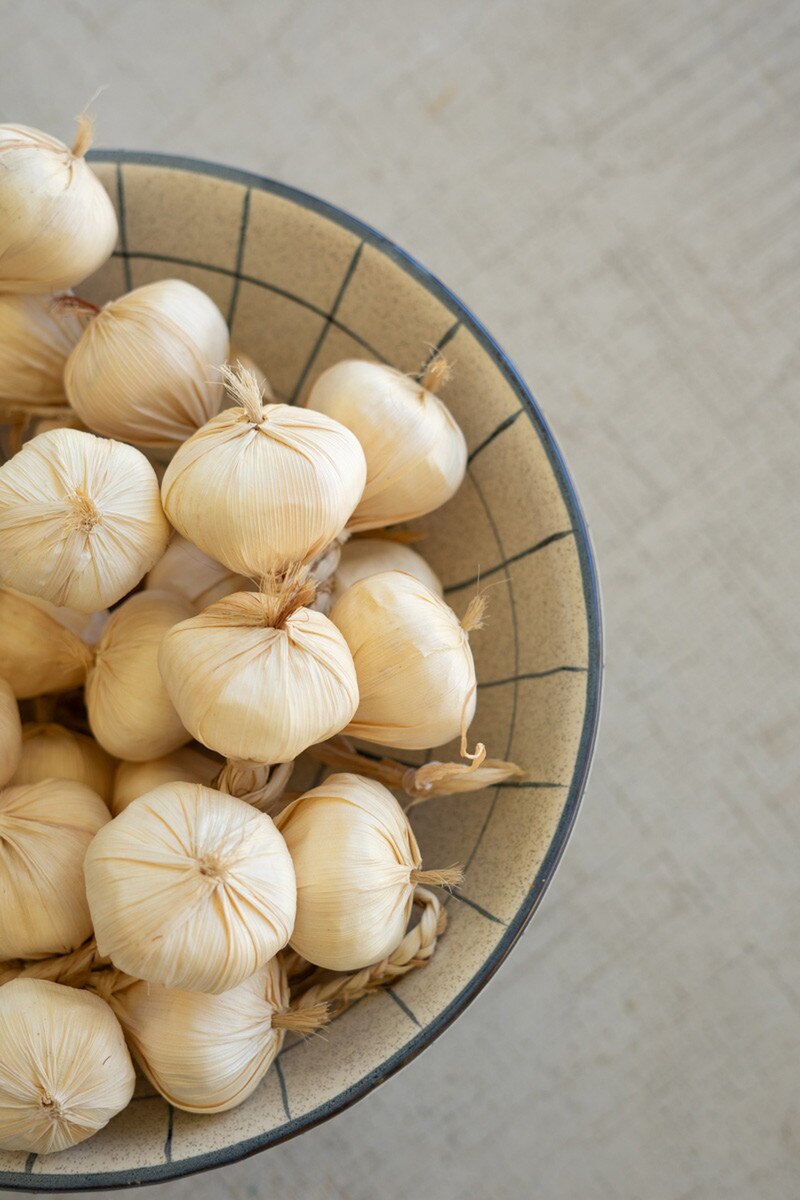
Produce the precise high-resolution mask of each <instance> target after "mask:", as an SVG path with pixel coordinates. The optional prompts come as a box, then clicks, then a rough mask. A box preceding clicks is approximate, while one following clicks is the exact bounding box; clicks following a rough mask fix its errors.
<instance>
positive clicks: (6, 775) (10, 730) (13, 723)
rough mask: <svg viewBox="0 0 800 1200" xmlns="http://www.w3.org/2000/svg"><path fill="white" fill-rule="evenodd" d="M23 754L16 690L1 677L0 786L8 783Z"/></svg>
mask: <svg viewBox="0 0 800 1200" xmlns="http://www.w3.org/2000/svg"><path fill="white" fill-rule="evenodd" d="M21 754H22V724H21V722H20V719H19V706H18V705H17V700H16V697H15V695H14V691H13V689H12V687H11V685H10V684H9V683H6V681H5V679H0V787H2V786H3V784H6V783H8V781H9V779H10V778H11V777H12V775H13V774H14V772H15V771H16V770H17V767H18V766H19V760H20V755H21Z"/></svg>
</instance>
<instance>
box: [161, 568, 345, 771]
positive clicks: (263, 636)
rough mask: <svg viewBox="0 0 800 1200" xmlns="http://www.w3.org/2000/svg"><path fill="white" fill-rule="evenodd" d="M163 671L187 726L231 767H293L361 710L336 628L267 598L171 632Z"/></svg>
mask: <svg viewBox="0 0 800 1200" xmlns="http://www.w3.org/2000/svg"><path fill="white" fill-rule="evenodd" d="M310 590H311V589H309V592H310ZM300 598H301V599H302V595H300ZM287 609H288V611H287ZM159 666H160V668H161V675H162V678H163V680H164V683H165V684H166V687H167V691H168V692H169V695H170V698H171V700H172V702H173V704H174V705H175V708H176V709H177V711H178V714H179V716H180V718H181V720H182V721H183V724H184V725H185V726H186V728H187V729H188V730H189V732H190V733H191V734H192V736H193V737H195V738H197V740H198V741H199V742H202V743H203V744H204V745H205V746H209V747H210V748H211V749H212V750H216V751H218V753H220V754H224V755H225V757H226V758H237V759H246V760H248V761H250V762H256V763H284V762H289V761H290V760H291V759H294V758H297V756H298V755H299V754H300V753H301V752H302V751H303V750H305V749H306V747H307V746H310V745H312V744H313V743H314V742H321V741H324V740H325V739H326V738H328V737H332V736H333V734H334V733H338V732H339V730H340V729H342V728H343V727H344V726H345V725H346V724H347V722H348V721H350V720H351V719H352V717H353V715H354V713H355V711H356V706H357V704H358V686H357V683H356V674H355V670H354V669H353V660H352V657H351V655H350V651H349V650H348V649H347V646H346V644H345V640H344V638H343V637H342V635H341V634H340V633H339V631H338V630H337V629H336V628H335V626H333V625H332V624H331V622H330V621H329V620H328V618H327V617H325V616H323V615H322V613H318V612H312V611H311V610H310V609H308V608H305V607H302V605H301V606H300V607H296V608H295V607H294V605H293V604H289V605H287V606H286V607H283V601H282V598H281V596H272V595H267V594H265V593H261V592H238V593H237V594H236V595H234V596H228V598H227V599H225V600H219V601H217V603H216V604H212V605H211V606H210V608H207V609H206V610H205V611H204V612H202V613H200V614H199V615H198V616H196V617H192V618H191V619H190V620H188V621H183V622H182V623H181V624H180V625H176V626H175V627H174V628H173V629H170V630H169V632H168V633H167V634H166V635H165V637H164V640H163V642H162V643H161V651H160V654H159Z"/></svg>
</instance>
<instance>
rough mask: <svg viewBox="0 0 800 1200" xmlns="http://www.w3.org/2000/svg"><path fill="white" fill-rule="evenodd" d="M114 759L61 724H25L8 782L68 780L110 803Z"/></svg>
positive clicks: (90, 741) (92, 742) (18, 783)
mask: <svg viewBox="0 0 800 1200" xmlns="http://www.w3.org/2000/svg"><path fill="white" fill-rule="evenodd" d="M114 766H115V764H114V760H113V759H112V758H111V756H110V755H108V754H106V752H105V750H104V749H103V748H102V746H98V744H97V742H96V741H94V739H93V738H90V737H86V736H85V735H84V734H82V733H76V732H75V731H74V730H73V729H65V728H64V726H63V725H56V724H36V723H29V724H26V725H24V726H23V727H22V752H21V755H20V759H19V765H18V767H17V769H16V771H15V772H14V775H13V777H12V779H11V782H12V783H13V784H16V785H22V784H28V783H41V782H42V781H43V780H45V779H72V780H74V781H76V782H77V783H83V784H85V785H86V787H88V788H91V790H92V791H93V792H96V793H97V795H98V796H100V797H101V799H103V800H104V801H105V802H106V804H110V803H111V789H112V784H113V779H114Z"/></svg>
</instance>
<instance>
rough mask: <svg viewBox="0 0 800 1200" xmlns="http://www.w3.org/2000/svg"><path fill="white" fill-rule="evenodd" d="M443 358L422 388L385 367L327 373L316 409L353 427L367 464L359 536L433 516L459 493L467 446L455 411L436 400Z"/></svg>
mask: <svg viewBox="0 0 800 1200" xmlns="http://www.w3.org/2000/svg"><path fill="white" fill-rule="evenodd" d="M443 375H444V368H443V366H442V360H441V359H439V358H436V359H434V360H433V363H432V364H431V366H430V368H429V369H428V372H427V373H426V375H425V378H424V379H423V381H422V383H418V382H417V381H416V380H415V379H412V378H411V377H410V376H409V375H403V374H402V373H401V372H400V371H395V370H394V369H393V368H391V367H386V366H383V365H382V364H380V363H371V362H361V361H359V360H357V359H348V360H346V361H344V362H340V363H337V364H336V365H335V366H333V367H329V368H328V370H327V371H323V373H322V375H320V377H319V379H318V380H317V381H316V383H315V384H314V386H313V387H312V389H311V393H310V395H309V397H308V402H307V404H308V408H309V409H313V410H314V411H316V412H320V413H325V415H326V416H328V417H332V418H333V420H335V421H339V422H340V423H341V424H342V425H346V426H347V428H348V429H350V430H352V432H353V433H354V434H355V435H356V437H357V438H358V440H359V442H360V443H361V445H362V447H363V449H364V454H365V455H366V459H367V482H366V486H365V488H364V494H363V496H362V497H361V500H360V501H359V503H358V506H357V508H356V510H355V512H354V513H353V515H352V517H351V518H350V520H349V521H348V526H347V527H348V529H350V530H351V531H355V530H360V529H378V528H380V527H381V526H383V525H395V524H397V522H398V521H410V520H413V519H414V518H415V517H421V516H423V515H424V514H425V513H429V512H433V510H434V509H436V508H439V507H440V506H441V505H442V504H444V503H445V502H446V501H447V500H449V499H450V498H451V496H453V495H454V494H455V492H456V491H457V489H458V487H459V485H460V484H461V481H462V479H463V478H464V473H465V471H466V469H467V444H466V442H465V440H464V435H463V433H462V432H461V430H460V428H459V426H458V425H457V423H456V421H455V420H454V418H453V416H452V414H451V413H450V410H449V409H448V408H447V407H446V406H445V405H444V404H443V403H442V401H441V400H439V399H438V397H437V396H435V395H434V390H433V389H435V388H436V386H438V384H439V383H441V382H442V378H443Z"/></svg>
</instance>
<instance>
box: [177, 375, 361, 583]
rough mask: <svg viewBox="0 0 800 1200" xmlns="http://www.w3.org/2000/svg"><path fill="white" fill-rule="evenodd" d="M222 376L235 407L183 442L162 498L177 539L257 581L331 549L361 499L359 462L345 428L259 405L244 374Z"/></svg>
mask: <svg viewBox="0 0 800 1200" xmlns="http://www.w3.org/2000/svg"><path fill="white" fill-rule="evenodd" d="M226 378H227V380H228V387H229V391H230V393H231V398H232V399H233V400H234V401H235V402H236V406H235V407H233V408H226V409H225V410H224V411H223V412H221V413H219V414H218V416H216V417H214V418H212V420H210V421H209V422H208V424H206V425H204V426H203V428H202V429H200V430H198V432H197V433H195V434H194V436H193V437H190V438H189V440H188V441H187V442H184V444H183V445H182V446H181V447H180V449H179V450H178V451H177V453H176V454H175V456H174V458H173V459H172V461H171V463H170V464H169V466H168V467H167V470H166V472H165V474H164V481H163V483H162V486H161V496H162V499H163V502H164V510H165V512H166V513H167V516H168V517H169V519H170V521H171V522H172V524H173V525H174V526H175V528H176V529H177V530H178V532H179V533H182V534H183V536H184V537H187V538H188V539H189V541H191V542H194V544H195V545H196V546H199V547H200V549H201V550H203V551H205V553H206V554H208V555H210V557H211V558H213V559H215V560H216V561H217V562H221V563H224V564H225V565H226V566H227V567H229V568H230V570H231V571H237V572H238V573H239V574H241V575H246V576H248V577H250V578H259V577H260V576H261V575H267V574H270V573H274V572H281V571H285V570H287V568H289V567H290V566H292V565H293V564H295V563H300V562H307V561H310V560H311V559H312V558H314V557H315V556H316V555H317V554H319V553H320V552H321V551H322V550H325V549H326V548H327V547H328V545H329V543H330V542H331V541H332V540H333V538H334V537H335V536H336V534H337V533H339V531H340V530H341V529H342V527H343V526H344V524H345V522H346V521H347V519H348V517H349V516H350V514H351V513H352V511H353V509H354V508H355V506H356V504H357V502H358V499H359V497H360V496H361V492H362V490H363V487H364V480H365V478H366V465H365V462H364V455H363V452H362V450H361V447H360V446H359V444H358V442H357V441H356V439H355V438H354V437H353V435H352V433H350V431H349V430H347V429H345V428H344V426H343V425H339V424H338V423H337V422H336V421H332V420H330V418H328V417H326V416H323V415H322V414H321V413H313V412H309V411H307V410H306V409H303V408H293V407H291V406H290V405H288V404H264V403H263V401H262V399H261V395H260V392H259V388H258V384H257V382H256V380H255V379H254V377H253V376H252V375H250V374H248V373H247V372H246V371H245V372H242V373H240V374H238V375H237V374H235V373H233V372H230V371H229V372H227V375H226Z"/></svg>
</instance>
